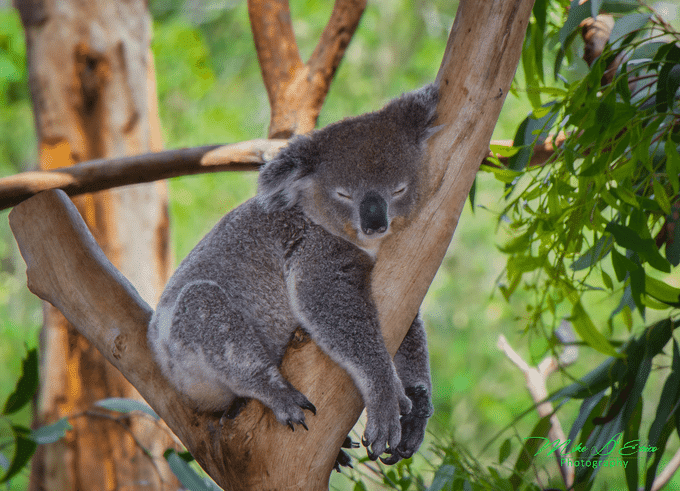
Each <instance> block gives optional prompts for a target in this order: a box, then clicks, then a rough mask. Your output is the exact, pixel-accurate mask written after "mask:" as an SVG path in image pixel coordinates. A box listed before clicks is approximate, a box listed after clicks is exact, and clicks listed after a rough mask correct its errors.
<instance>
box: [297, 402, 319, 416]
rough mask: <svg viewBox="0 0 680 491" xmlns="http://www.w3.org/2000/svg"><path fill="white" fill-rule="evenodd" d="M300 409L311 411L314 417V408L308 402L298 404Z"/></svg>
mask: <svg viewBox="0 0 680 491" xmlns="http://www.w3.org/2000/svg"><path fill="white" fill-rule="evenodd" d="M300 407H301V408H302V409H307V410H308V411H311V413H312V414H313V415H314V416H316V406H314V404H312V403H311V402H309V401H308V400H305V402H303V403H302V404H300Z"/></svg>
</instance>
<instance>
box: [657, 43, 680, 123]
mask: <svg viewBox="0 0 680 491" xmlns="http://www.w3.org/2000/svg"><path fill="white" fill-rule="evenodd" d="M658 53H664V54H665V62H664V63H663V65H662V66H661V69H660V70H659V79H658V81H657V92H656V110H657V111H658V112H659V113H665V112H666V111H668V108H669V107H671V108H672V107H673V102H674V100H675V93H676V92H677V90H678V87H680V66H678V63H679V62H680V48H679V47H677V46H675V45H673V46H671V47H670V48H668V49H667V50H664V51H663V52H662V51H661V49H660V50H659V52H658Z"/></svg>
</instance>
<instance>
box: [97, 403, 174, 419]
mask: <svg viewBox="0 0 680 491" xmlns="http://www.w3.org/2000/svg"><path fill="white" fill-rule="evenodd" d="M94 405H95V406H99V407H103V408H104V409H108V410H109V411H117V412H119V413H123V414H127V413H131V412H133V411H141V412H143V413H146V414H148V415H149V416H151V417H153V418H154V419H155V420H159V419H161V418H160V416H158V414H156V411H154V410H153V409H151V408H150V407H149V405H148V404H147V403H145V402H142V401H137V400H135V399H127V398H125V397H109V398H108V399H101V400H99V401H97V402H95V403H94Z"/></svg>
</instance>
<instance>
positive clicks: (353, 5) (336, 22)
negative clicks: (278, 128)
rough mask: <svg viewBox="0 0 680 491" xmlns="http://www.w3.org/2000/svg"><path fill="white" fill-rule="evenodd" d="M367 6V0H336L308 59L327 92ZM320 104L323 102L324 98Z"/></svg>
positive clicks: (311, 69)
mask: <svg viewBox="0 0 680 491" xmlns="http://www.w3.org/2000/svg"><path fill="white" fill-rule="evenodd" d="M365 8H366V0H336V2H335V5H334V6H333V13H332V14H331V18H330V20H329V21H328V24H327V25H326V28H325V29H324V31H323V33H322V34H321V38H320V39H319V43H318V44H317V45H316V49H315V50H314V53H312V56H310V57H309V60H308V61H307V65H308V66H309V68H310V71H311V72H312V73H314V74H316V75H318V76H320V77H321V80H320V81H319V84H320V85H321V86H323V87H326V92H328V87H330V85H331V81H332V80H333V75H335V70H336V69H337V68H338V65H340V61H342V57H343V55H344V54H345V49H346V48H347V46H348V45H349V42H350V40H351V39H352V36H353V35H354V31H355V30H356V28H357V26H358V25H359V20H361V15H362V14H363V12H364V9H365ZM324 96H325V93H324ZM318 104H319V105H321V104H323V98H322V99H321V100H320V101H318Z"/></svg>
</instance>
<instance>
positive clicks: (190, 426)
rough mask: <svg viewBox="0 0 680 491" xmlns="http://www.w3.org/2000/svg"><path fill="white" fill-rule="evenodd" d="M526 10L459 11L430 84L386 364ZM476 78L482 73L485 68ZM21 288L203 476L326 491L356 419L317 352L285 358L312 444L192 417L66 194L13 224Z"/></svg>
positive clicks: (500, 90) (347, 383)
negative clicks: (420, 182)
mask: <svg viewBox="0 0 680 491" xmlns="http://www.w3.org/2000/svg"><path fill="white" fill-rule="evenodd" d="M532 4H533V2H532V1H531V0H505V1H503V0H495V1H489V2H482V3H479V2H475V1H474V0H465V1H461V2H460V4H459V7H458V12H457V14H456V20H455V23H454V26H453V28H452V30H451V35H450V38H449V42H448V45H447V48H446V53H445V55H444V60H443V62H442V66H441V68H440V71H439V75H438V77H437V82H438V83H439V85H440V87H441V90H440V94H441V98H440V102H439V105H438V121H437V123H436V124H438V125H440V130H439V131H438V133H436V134H435V135H434V136H432V137H431V138H430V140H429V152H428V159H427V163H426V165H427V169H426V174H425V175H427V186H426V187H427V188H429V189H430V190H431V192H429V193H427V195H426V198H427V199H426V200H425V202H424V204H423V206H422V209H421V210H420V211H419V213H418V216H417V217H415V220H414V222H413V223H412V224H411V225H410V226H409V227H407V229H406V230H404V232H403V233H400V234H395V235H393V236H391V237H390V238H388V239H387V241H386V242H385V244H384V245H383V248H382V249H381V250H380V253H379V256H378V263H377V265H376V268H375V270H374V273H373V278H372V289H373V294H374V298H375V301H376V305H377V307H378V310H379V312H380V321H381V325H382V326H383V337H384V339H385V344H386V346H387V348H388V350H389V352H391V353H392V354H394V353H395V352H396V350H397V348H398V346H399V345H400V344H401V341H402V339H403V337H404V335H405V334H406V332H407V330H408V327H409V325H410V323H411V321H412V319H413V317H414V315H415V313H416V311H417V310H418V308H419V306H420V303H421V302H422V299H423V297H424V295H425V292H426V291H427V288H428V287H429V285H430V283H431V281H432V279H433V277H434V275H435V273H436V271H437V269H438V268H439V265H440V264H441V261H442V259H443V257H444V254H445V252H446V249H447V247H448V244H449V242H450V240H451V236H452V234H453V231H454V229H455V226H456V224H457V222H458V218H459V216H460V212H461V211H462V209H463V207H464V205H465V202H466V197H467V194H468V192H469V190H470V187H471V185H472V182H473V180H474V177H475V174H476V172H477V170H478V168H479V165H480V163H481V161H482V159H483V158H484V157H485V155H487V153H488V143H489V140H490V137H491V133H492V131H493V128H494V126H495V123H496V120H497V118H498V115H499V114H500V110H501V107H502V105H503V101H504V98H505V94H507V93H508V90H509V88H510V83H511V80H512V78H513V75H514V73H515V70H516V67H517V63H518V61H519V56H520V53H521V48H522V41H523V38H524V33H525V31H526V26H527V24H528V19H529V15H530V13H531V8H532ZM480 67H485V68H482V69H480ZM10 215H11V217H10V221H11V226H12V230H13V232H14V233H15V235H16V237H17V242H19V245H20V249H21V251H22V255H23V256H24V259H25V260H26V263H27V265H28V271H27V273H28V276H29V288H31V290H32V291H34V292H35V293H36V294H38V295H39V296H41V297H42V298H45V299H47V300H48V301H50V302H51V303H54V304H55V305H56V306H57V307H58V308H59V309H61V310H62V311H63V312H64V314H65V315H66V317H67V318H69V320H70V321H71V322H72V323H73V324H74V326H76V327H77V328H78V329H79V330H80V331H81V332H82V333H83V334H84V335H85V336H86V337H88V339H89V340H90V341H91V342H92V343H93V344H94V345H95V346H97V348H98V349H99V350H101V351H102V353H103V354H104V356H106V357H107V358H108V359H109V360H110V361H111V362H112V363H113V364H114V365H115V366H117V367H118V368H119V369H120V370H121V372H123V373H124V374H125V375H126V377H127V378H128V380H130V382H131V383H132V384H133V385H135V386H136V387H137V388H138V390H139V391H140V393H141V394H142V395H143V396H144V398H145V399H146V400H147V401H148V402H149V404H150V405H151V406H152V407H153V408H154V409H155V410H156V412H157V413H158V414H159V415H161V417H163V419H164V420H165V421H166V422H167V423H168V426H170V428H171V429H172V430H173V431H175V433H176V434H177V436H178V437H179V438H180V440H182V442H183V443H184V444H185V445H186V447H187V448H188V449H189V450H190V451H191V453H192V454H193V455H194V456H195V458H196V460H197V461H198V462H199V464H201V466H202V467H203V468H204V469H205V470H206V471H207V472H208V473H209V474H210V475H211V476H212V477H213V478H214V479H215V480H216V481H217V482H218V483H219V484H220V485H221V486H223V487H225V488H227V489H287V488H288V489H290V488H293V489H309V490H320V489H327V487H328V478H329V476H330V473H331V471H332V469H333V464H334V462H335V458H336V456H337V453H338V449H339V448H340V445H341V443H342V442H343V440H344V438H345V436H346V435H347V434H348V432H349V431H350V429H351V428H352V426H353V425H354V423H355V422H356V420H357V418H358V417H359V414H360V413H361V408H362V402H361V398H360V396H359V394H358V392H357V390H356V388H355V387H354V385H353V383H352V381H351V379H350V378H349V376H348V375H347V373H345V372H344V370H342V369H341V368H339V367H338V366H337V365H335V364H334V363H333V362H332V361H331V360H330V359H329V358H328V357H327V356H326V355H325V354H323V353H322V352H321V351H320V350H319V349H318V348H317V347H316V346H315V345H314V344H313V343H310V342H307V343H302V344H296V345H294V346H291V347H290V348H289V349H288V351H287V353H286V356H285V357H284V360H283V363H282V366H281V371H282V373H283V375H284V376H285V377H286V378H287V379H288V380H289V381H290V382H291V383H292V384H293V385H294V386H295V387H297V388H298V389H299V390H301V391H302V392H303V393H304V394H305V395H306V396H307V397H308V398H309V400H310V401H312V402H313V403H314V404H315V406H316V407H317V415H316V416H310V417H309V418H308V419H307V423H308V426H309V431H308V432H303V431H295V432H291V431H290V429H289V428H288V427H286V426H284V425H281V424H279V423H278V422H277V421H276V420H275V418H274V416H273V414H272V413H271V411H269V410H265V409H264V408H263V406H262V405H261V404H260V403H259V402H258V401H251V402H249V403H248V405H247V406H246V407H245V409H244V410H243V411H242V413H241V414H240V415H239V416H238V417H237V418H235V419H233V420H229V421H227V422H226V423H225V424H224V426H223V427H220V425H219V415H217V416H216V415H212V414H203V413H196V412H194V411H192V410H191V409H190V408H189V407H188V406H187V405H185V404H184V403H183V402H182V399H181V398H180V397H179V396H178V395H177V393H176V392H175V391H174V389H173V388H172V387H171V386H170V385H169V384H168V382H167V381H166V380H165V379H164V378H163V377H162V375H161V374H160V371H159V369H158V367H157V366H156V364H155V362H154V361H153V358H152V357H151V356H150V355H149V351H148V348H147V345H146V335H145V334H146V325H147V324H148V320H149V317H150V315H151V309H150V307H149V306H148V305H146V304H145V303H144V302H143V301H142V300H141V298H139V295H137V293H136V292H135V291H134V289H132V287H131V286H130V285H129V282H127V280H125V278H124V277H122V275H120V273H118V272H117V271H116V270H115V268H113V266H111V265H110V263H109V262H108V260H107V259H106V258H105V257H104V256H103V254H102V253H101V251H98V249H97V246H96V244H95V242H94V239H92V237H90V236H88V233H87V231H86V229H85V227H84V225H82V220H81V219H80V217H79V216H78V214H77V212H76V211H75V209H74V208H73V207H72V205H71V204H70V202H69V200H68V199H67V197H66V195H65V194H63V193H61V192H59V191H50V192H48V193H44V194H40V195H37V196H36V197H34V198H32V199H30V200H28V201H25V202H24V203H22V204H21V205H19V206H17V207H16V208H15V209H14V210H13V212H12V213H11V214H10Z"/></svg>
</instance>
